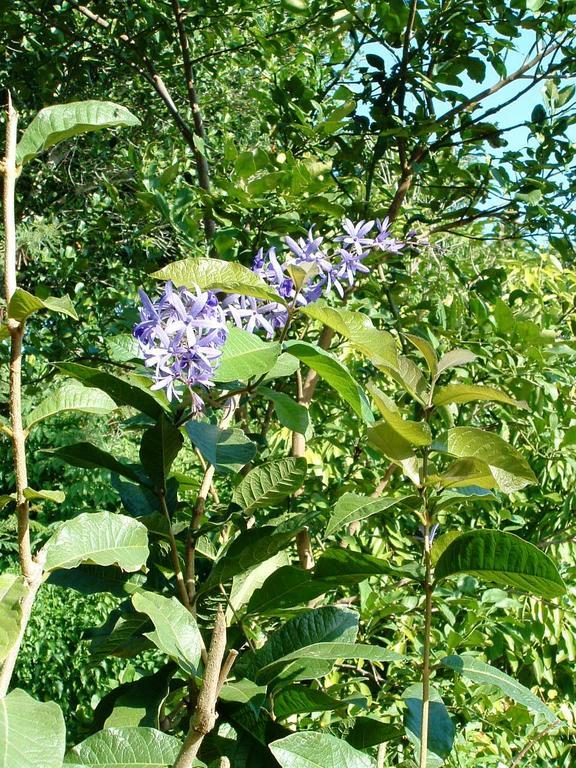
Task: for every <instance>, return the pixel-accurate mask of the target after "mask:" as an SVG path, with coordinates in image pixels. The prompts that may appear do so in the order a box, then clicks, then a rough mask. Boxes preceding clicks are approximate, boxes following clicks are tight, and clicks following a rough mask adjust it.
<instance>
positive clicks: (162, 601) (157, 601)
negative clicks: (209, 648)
mask: <svg viewBox="0 0 576 768" xmlns="http://www.w3.org/2000/svg"><path fill="white" fill-rule="evenodd" d="M132 604H133V605H134V608H135V609H136V610H137V611H138V612H139V613H145V614H146V615H147V616H149V617H150V618H151V619H152V623H153V624H154V629H155V632H147V633H146V637H148V638H149V639H150V640H151V641H152V642H153V643H154V645H155V646H156V647H157V648H158V649H159V650H160V651H162V653H165V654H166V655H167V656H169V657H170V658H171V659H172V660H173V661H175V662H176V663H177V664H178V665H179V666H180V667H181V668H182V669H183V670H184V672H186V673H187V674H188V675H195V674H196V671H197V669H198V664H199V663H200V654H201V649H202V637H201V635H200V631H199V629H198V625H197V624H196V620H195V619H194V617H193V616H192V614H191V613H190V611H189V610H188V609H187V608H185V607H184V606H183V605H182V603H180V602H179V601H178V600H177V599H176V598H175V597H163V596H162V595H157V594H155V593H154V592H136V593H135V594H134V595H132Z"/></svg>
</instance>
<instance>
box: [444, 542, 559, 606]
mask: <svg viewBox="0 0 576 768" xmlns="http://www.w3.org/2000/svg"><path fill="white" fill-rule="evenodd" d="M459 573H469V574H471V575H472V576H478V577H479V578H482V579H486V580H487V581H493V582H495V583H496V584H503V585H505V586H510V587H515V588H516V589H522V590H524V591H526V592H530V593H531V594H533V595H537V596H539V597H544V598H552V597H558V596H560V595H563V594H564V593H565V592H566V587H565V586H564V582H563V581H562V579H561V577H560V574H559V573H558V570H557V569H556V566H555V565H554V563H553V562H552V560H551V559H550V558H549V557H548V555H546V554H544V552H542V550H541V549H538V547H535V546H534V545H533V544H530V543H529V542H527V541H524V540H523V539H521V538H520V537H519V536H516V535H515V534H513V533H504V532H502V531H490V530H483V531H482V530H479V531H468V532H467V533H463V534H462V535H461V536H457V537H456V538H455V539H454V540H453V541H451V542H450V543H449V544H448V546H447V547H446V549H444V551H443V552H442V554H441V555H440V557H439V558H438V562H437V563H436V568H435V570H434V577H435V579H436V580H437V581H439V580H440V579H444V578H446V576H453V575H455V574H459Z"/></svg>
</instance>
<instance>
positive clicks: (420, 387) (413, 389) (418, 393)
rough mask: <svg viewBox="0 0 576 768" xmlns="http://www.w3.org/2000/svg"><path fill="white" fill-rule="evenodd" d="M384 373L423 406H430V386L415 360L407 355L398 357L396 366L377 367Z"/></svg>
mask: <svg viewBox="0 0 576 768" xmlns="http://www.w3.org/2000/svg"><path fill="white" fill-rule="evenodd" d="M376 367H377V368H378V369H379V370H380V371H382V372H383V373H387V374H388V376H390V378H391V379H393V380H394V381H395V382H396V383H397V384H399V385H400V386H401V387H403V389H405V390H406V392H408V393H409V394H410V395H412V397H413V398H414V399H415V400H417V401H418V402H419V403H421V404H422V405H427V404H428V384H427V382H426V379H425V378H424V374H423V373H422V371H421V370H420V368H419V367H418V366H417V365H416V363H415V362H414V361H413V360H410V358H409V357H406V356H405V355H398V359H397V360H396V363H395V364H394V365H386V364H384V363H382V364H378V365H377V366H376Z"/></svg>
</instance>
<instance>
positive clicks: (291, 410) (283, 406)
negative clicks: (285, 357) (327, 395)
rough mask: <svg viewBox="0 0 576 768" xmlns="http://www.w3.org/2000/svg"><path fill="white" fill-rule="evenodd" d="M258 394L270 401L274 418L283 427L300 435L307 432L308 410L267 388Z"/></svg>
mask: <svg viewBox="0 0 576 768" xmlns="http://www.w3.org/2000/svg"><path fill="white" fill-rule="evenodd" d="M294 359H295V358H294ZM258 394H260V395H262V396H263V397H265V398H266V399H267V400H271V401H272V403H273V405H274V411H275V412H276V417H277V418H278V421H279V422H280V424H282V426H283V427H287V428H288V429H290V430H291V431H292V432H299V433H300V434H301V435H305V434H306V433H307V432H308V429H309V428H310V412H309V410H308V408H306V407H305V406H304V405H300V403H297V402H296V400H294V398H293V397H290V395H287V394H286V393H285V392H276V391H275V390H273V389H268V387H259V389H258Z"/></svg>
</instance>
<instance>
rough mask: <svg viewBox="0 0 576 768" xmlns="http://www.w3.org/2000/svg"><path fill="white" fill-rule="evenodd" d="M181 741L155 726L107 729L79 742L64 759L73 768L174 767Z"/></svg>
mask: <svg viewBox="0 0 576 768" xmlns="http://www.w3.org/2000/svg"><path fill="white" fill-rule="evenodd" d="M180 747H181V744H180V741H179V739H177V738H176V737H174V736H169V735H168V734H167V733H162V732H161V731H157V730H155V729H154V728H107V729H106V730H104V731H98V733H95V734H94V735H93V736H89V737H88V738H87V739H86V740H85V741H83V742H81V743H80V744H77V745H76V746H75V747H73V748H72V749H71V750H70V752H68V754H67V755H66V757H65V758H64V765H66V766H69V767H70V768H171V766H172V765H174V761H175V760H176V758H177V757H178V753H179V752H180Z"/></svg>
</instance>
